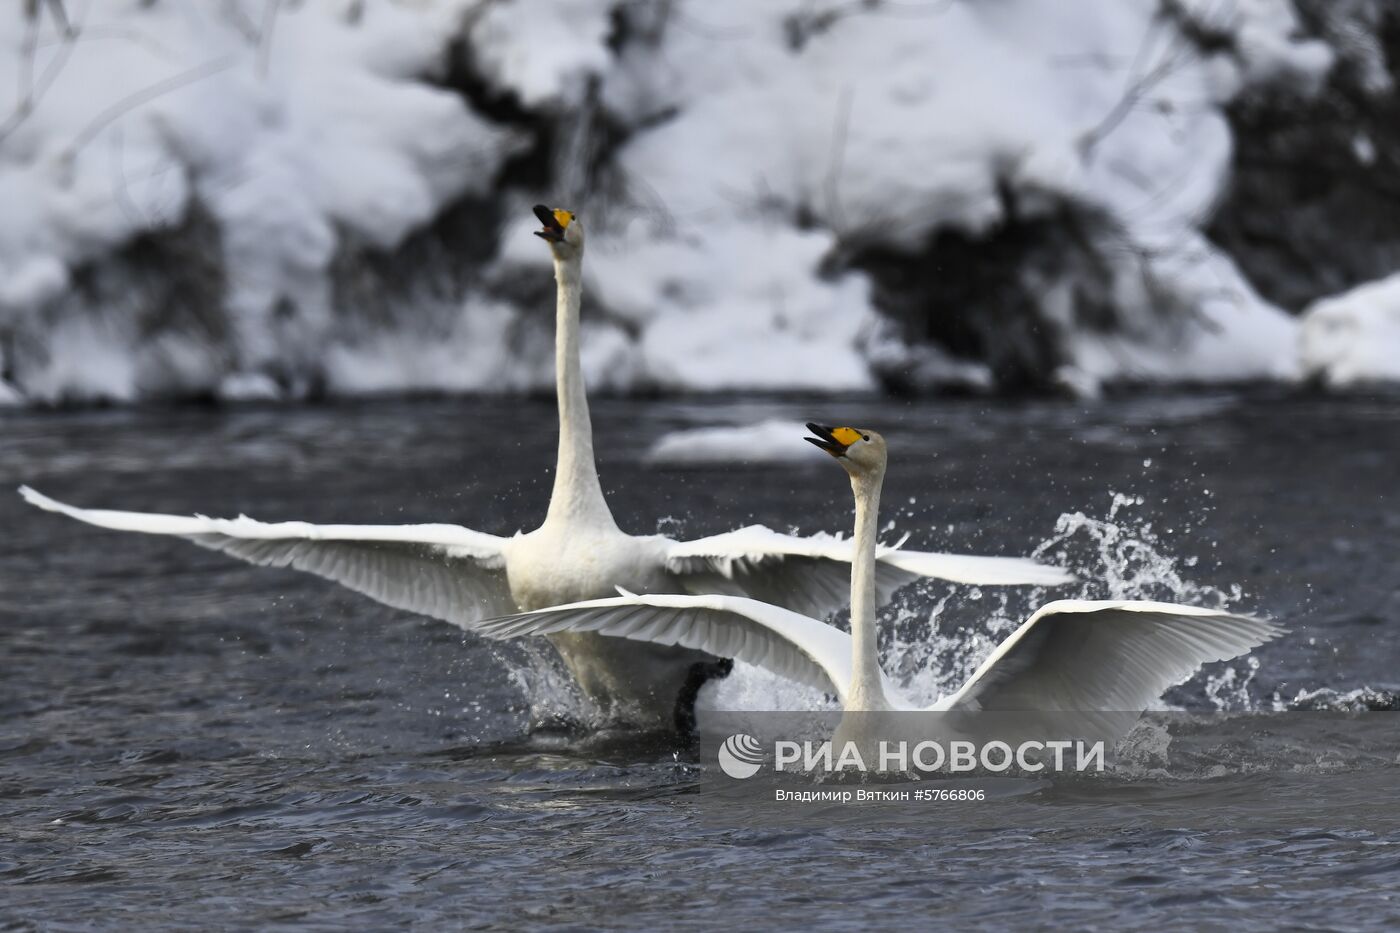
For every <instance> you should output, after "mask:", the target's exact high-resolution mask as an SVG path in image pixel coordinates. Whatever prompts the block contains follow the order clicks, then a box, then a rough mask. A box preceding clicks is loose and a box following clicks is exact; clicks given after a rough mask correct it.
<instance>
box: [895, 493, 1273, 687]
mask: <svg viewBox="0 0 1400 933" xmlns="http://www.w3.org/2000/svg"><path fill="white" fill-rule="evenodd" d="M1144 504H1145V500H1144V499H1143V498H1142V497H1140V496H1135V495H1125V494H1122V493H1117V492H1115V493H1113V494H1112V497H1111V499H1110V503H1109V507H1108V511H1107V514H1106V515H1105V516H1104V517H1103V518H1092V517H1090V516H1089V515H1087V514H1085V513H1084V512H1082V511H1079V512H1069V513H1065V514H1063V515H1061V516H1060V517H1059V519H1058V520H1057V521H1056V523H1055V530H1054V533H1053V534H1052V535H1051V536H1050V537H1049V538H1047V539H1046V540H1045V541H1044V542H1042V543H1041V544H1040V545H1039V546H1038V547H1036V548H1035V550H1034V551H1032V553H1031V556H1032V557H1034V558H1035V559H1037V560H1041V561H1044V562H1046V563H1051V564H1058V565H1060V566H1062V567H1066V568H1068V569H1070V570H1072V571H1074V573H1075V574H1076V576H1077V577H1078V578H1079V580H1080V582H1079V584H1078V585H1077V587H1075V589H1074V591H1073V592H1071V593H1065V592H1064V591H1063V590H1060V589H1057V590H1056V591H1055V592H1054V593H1053V594H1051V593H1049V592H1048V591H1046V590H1043V589H1019V588H1017V589H994V590H984V589H982V588H979V587H975V586H972V587H954V588H953V589H952V590H951V591H949V590H947V589H946V584H940V583H924V584H920V585H919V586H917V587H911V588H909V589H908V590H906V591H905V593H903V594H901V597H900V598H899V599H897V600H896V602H895V605H894V607H893V609H892V610H890V612H892V614H893V619H892V620H891V621H892V622H893V625H892V626H890V627H887V631H891V630H892V637H890V638H888V639H886V642H885V645H884V651H883V654H882V660H883V662H884V663H885V665H886V670H888V671H890V672H891V674H892V675H893V679H894V680H895V682H896V683H897V684H898V685H899V686H900V688H901V690H902V691H903V693H904V694H905V698H906V699H907V700H908V701H909V702H911V703H915V704H917V705H920V706H923V705H928V704H929V703H932V702H933V701H934V700H935V699H937V698H938V697H939V696H941V695H943V694H945V693H947V692H949V691H951V690H953V689H956V688H957V686H958V685H960V684H961V683H963V682H964V681H965V680H966V679H967V678H968V677H970V676H971V675H972V673H973V672H974V671H975V670H976V668H977V665H978V664H980V663H981V662H982V660H983V659H984V658H985V657H986V656H987V655H988V654H989V653H990V652H991V651H992V649H993V648H994V647H995V646H996V645H997V644H999V643H1000V642H1001V640H1002V639H1004V638H1005V637H1006V636H1007V635H1009V634H1011V632H1013V631H1014V630H1015V629H1016V627H1017V626H1019V625H1020V624H1021V622H1022V621H1023V620H1024V619H1025V618H1026V617H1028V616H1029V615H1030V614H1031V613H1032V612H1033V611H1034V610H1035V609H1036V608H1037V607H1038V606H1040V605H1042V604H1044V603H1045V602H1047V601H1048V600H1049V599H1051V598H1052V597H1053V598H1064V597H1074V598H1079V599H1154V600H1162V601H1166V602H1179V603H1188V604H1192V605H1197V606H1206V607H1209V608H1213V609H1223V608H1226V607H1229V606H1232V605H1236V604H1238V602H1239V601H1240V599H1241V598H1242V596H1243V593H1242V591H1241V589H1240V587H1239V586H1238V585H1232V586H1230V587H1229V588H1228V589H1220V588H1218V587H1214V586H1209V585H1206V584H1201V583H1196V582H1195V581H1193V580H1191V579H1190V578H1189V577H1188V575H1187V574H1188V572H1189V570H1190V569H1191V568H1193V567H1195V566H1196V565H1197V563H1198V560H1197V558H1195V557H1191V556H1188V557H1177V556H1174V555H1173V554H1172V553H1171V551H1170V548H1169V546H1168V545H1167V543H1166V542H1164V541H1163V539H1162V536H1161V535H1159V533H1158V532H1157V530H1156V529H1155V528H1154V527H1153V523H1152V522H1151V521H1148V520H1146V519H1143V518H1141V517H1139V516H1138V515H1137V514H1136V512H1135V510H1137V509H1139V508H1140V507H1141V506H1143V505H1144ZM1180 530H1182V531H1184V530H1186V529H1185V528H1183V529H1180ZM1177 533H1178V529H1167V530H1166V534H1167V535H1175V534H1177ZM936 592H941V595H938V596H935V595H934V594H935V593H936ZM1257 669H1258V661H1257V660H1255V659H1253V658H1246V659H1243V660H1241V661H1240V662H1237V663H1236V664H1235V665H1234V666H1233V667H1228V668H1225V669H1224V670H1220V671H1217V672H1215V673H1212V674H1210V675H1209V676H1208V677H1207V678H1206V680H1205V681H1204V686H1202V687H1200V688H1199V689H1198V690H1197V692H1198V693H1199V694H1200V695H1201V696H1203V697H1204V701H1205V702H1206V703H1208V704H1209V705H1210V708H1212V709H1217V710H1224V709H1255V708H1257V705H1258V700H1257V698H1255V697H1254V696H1253V694H1252V692H1251V685H1252V683H1253V680H1254V675H1255V671H1256V670H1257Z"/></svg>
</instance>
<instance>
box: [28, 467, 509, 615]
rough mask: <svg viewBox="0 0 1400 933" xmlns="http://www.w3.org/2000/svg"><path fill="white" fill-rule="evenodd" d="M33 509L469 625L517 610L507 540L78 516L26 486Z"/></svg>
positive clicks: (447, 528) (382, 529)
mask: <svg viewBox="0 0 1400 933" xmlns="http://www.w3.org/2000/svg"><path fill="white" fill-rule="evenodd" d="M20 495H22V496H23V497H24V499H25V500H26V501H27V502H29V503H30V504H31V505H34V506H37V507H38V508H41V509H44V510H46V511H49V512H57V513H59V514H62V515H67V516H68V517H69V518H74V519H77V520H78V521H80V522H86V523H87V524H89V525H96V526H97V527H99V528H109V529H112V530H115V531H136V532H142V533H145V534H158V535H174V536H177V537H181V538H184V539H186V540H187V541H192V542H194V543H195V544H198V545H199V546H201V547H206V548H209V549H211V550H215V551H222V552H224V553H225V554H229V555H231V556H233V557H238V558H241V559H242V560H245V561H248V562H249V563H252V564H258V565H260V566H264V567H291V568H293V569H296V570H302V571H305V572H307V573H311V574H315V575H316V576H318V577H323V578H325V579H327V580H333V581H335V582H336V583H339V584H341V585H342V586H345V587H348V588H349V589H352V590H354V591H356V592H358V593H363V594H364V595H366V596H369V597H370V598H371V599H375V600H377V601H379V602H381V603H384V604H385V605H388V606H393V607H394V608H396V609H405V610H408V611H410V612H416V613H419V614H421V615H426V616H431V617H433V618H436V619H442V620H444V621H447V622H452V623H454V624H456V625H461V626H467V627H469V626H470V625H471V624H472V623H474V622H476V621H477V620H478V619H480V618H482V617H483V616H488V615H496V614H499V613H502V612H508V611H510V610H511V609H514V608H515V604H514V602H513V601H512V600H511V598H510V588H509V586H508V584H507V581H506V575H505V569H504V568H505V556H504V551H503V546H504V544H505V539H503V538H500V537H497V536H496V535H489V534H484V533H482V532H479V531H472V530H470V529H468V528H463V527H462V526H460V525H446V524H433V525H313V524H309V523H307V522H275V523H268V522H259V521H255V520H253V519H251V518H248V517H246V516H239V517H238V518H234V519H223V518H206V517H205V516H202V515H189V516H186V515H161V514H157V513H149V512H120V511H112V510H108V509H82V508H77V507H75V506H71V505H67V504H66V503H63V502H58V501H56V500H54V499H50V498H49V497H48V496H45V495H42V494H41V493H38V492H36V491H35V490H33V489H30V488H29V487H27V486H25V487H21V488H20Z"/></svg>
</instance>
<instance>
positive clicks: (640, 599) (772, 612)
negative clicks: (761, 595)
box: [475, 593, 851, 701]
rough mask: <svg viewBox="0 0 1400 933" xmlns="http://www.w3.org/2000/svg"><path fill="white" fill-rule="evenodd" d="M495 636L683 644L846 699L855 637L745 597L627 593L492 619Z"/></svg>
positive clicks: (488, 630)
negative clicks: (580, 635)
mask: <svg viewBox="0 0 1400 933" xmlns="http://www.w3.org/2000/svg"><path fill="white" fill-rule="evenodd" d="M475 629H476V631H479V632H481V633H482V634H484V635H486V636H487V637H489V638H519V637H521V636H525V635H557V634H559V633H561V632H595V633H597V634H599V635H607V636H610V637H613V638H627V639H631V640H633V641H650V642H656V643H659V644H665V645H682V646H684V647H687V648H694V649H695V650H697V651H704V652H707V653H709V654H713V655H716V656H718V657H726V658H734V659H736V660H739V661H743V662H745V663H747V664H755V665H758V666H760V667H764V668H767V669H768V670H771V671H773V672H774V673H776V674H779V675H780V676H782V677H786V678H788V679H789V680H794V681H796V682H798V683H802V684H807V685H809V686H813V687H816V688H818V689H820V690H825V691H827V692H828V693H834V694H836V695H837V696H839V697H841V698H842V700H843V701H844V699H845V695H846V687H847V685H849V684H850V682H851V648H850V636H849V635H847V634H846V633H845V632H843V631H841V630H840V629H838V628H834V627H832V626H830V625H827V624H825V623H823V622H818V621H817V620H816V619H812V618H808V617H807V616H804V615H801V614H799V613H796V612H792V611H790V610H787V609H783V608H780V607H778V606H770V605H768V604H767V603H762V602H759V601H758V600H755V599H749V598H746V597H742V596H713V595H712V596H670V595H660V596H646V595H637V594H634V593H627V594H625V595H622V596H615V597H612V598H609V599H592V600H587V601H585V602H579V603H572V604H570V605H567V606H552V607H550V608H548V609H537V610H536V611H534V612H524V613H518V614H516V615H510V616H504V617H502V618H499V619H490V620H487V621H485V622H483V623H479V624H478V625H477V626H475Z"/></svg>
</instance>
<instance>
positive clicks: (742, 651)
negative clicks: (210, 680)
mask: <svg viewBox="0 0 1400 933" xmlns="http://www.w3.org/2000/svg"><path fill="white" fill-rule="evenodd" d="M807 427H808V428H810V429H811V430H812V432H813V433H814V434H816V435H817V437H816V438H807V439H808V440H809V441H812V442H813V443H815V444H817V445H818V446H819V447H821V448H822V449H823V450H826V451H827V452H829V453H831V454H832V455H833V456H835V457H836V458H838V460H839V461H840V463H841V464H842V466H844V467H845V468H846V471H847V472H848V473H849V474H850V477H851V486H852V489H853V491H854V493H855V502H856V527H855V539H854V541H855V545H856V553H855V558H854V560H853V562H852V566H851V634H850V635H847V634H846V633H844V632H842V631H840V630H839V629H836V628H834V627H832V626H830V625H827V624H825V623H823V622H820V621H818V620H817V619H813V618H809V617H807V616H804V615H801V614H799V613H796V612H792V611H790V610H787V609H782V608H779V607H777V606H772V605H768V604H766V603H763V602H760V601H758V600H755V599H748V598H743V597H735V596H722V595H713V596H671V595H635V594H631V593H626V594H624V595H622V596H618V597H612V598H608V599H597V600H591V601H588V602H580V603H576V604H574V605H570V606H557V607H553V608H549V609H541V610H536V611H534V612H528V613H523V614H517V615H512V616H506V617H503V618H500V619H490V620H486V621H485V622H482V623H480V624H479V625H478V626H476V629H477V631H480V632H482V633H484V634H486V635H488V636H490V637H493V638H513V637H517V636H521V635H556V636H557V635H558V634H560V633H564V632H574V633H581V632H588V633H597V634H599V635H606V636H610V637H614V638H621V639H635V640H640V641H646V642H650V643H653V644H662V645H683V646H685V647H688V648H694V649H697V650H700V651H705V652H708V653H710V654H715V655H722V656H724V657H730V658H737V659H739V660H741V661H746V662H748V663H750V664H757V665H760V666H763V667H765V668H768V669H770V670H772V671H774V672H776V673H778V674H781V675H783V676H785V677H788V678H790V679H793V680H796V681H799V682H802V683H807V684H811V685H814V686H816V687H819V688H821V689H823V690H825V691H827V692H828V693H834V694H835V695H836V696H837V697H838V698H839V699H840V701H841V704H842V708H843V710H844V714H843V717H842V722H841V726H840V728H838V730H837V740H838V742H840V741H842V740H843V736H844V740H855V741H865V739H864V738H862V733H863V732H864V731H865V730H866V729H867V727H868V725H869V724H870V723H872V721H877V720H872V719H871V718H870V717H862V716H852V715H851V714H856V713H872V712H873V713H880V712H890V711H914V710H915V709H916V707H913V706H909V705H907V704H901V703H899V702H898V701H897V700H895V699H894V698H893V696H892V695H893V691H892V689H891V686H890V683H889V681H888V679H887V678H886V677H885V674H884V671H883V670H881V668H880V664H879V660H878V657H877V647H876V632H877V629H876V622H875V609H876V605H877V599H878V593H879V581H878V567H879V552H878V550H877V546H876V540H875V538H876V516H877V513H878V510H879V502H880V488H881V485H882V483H883V480H884V473H885V459H886V457H885V441H884V439H883V438H882V437H881V436H880V435H879V434H877V433H875V432H874V431H868V430H864V429H854V428H848V427H842V428H827V427H823V426H821V425H815V424H809V425H808V426H807ZM1282 633H1283V629H1281V628H1280V627H1279V626H1277V625H1275V624H1274V623H1272V622H1270V621H1267V620H1264V619H1258V618H1254V617H1251V616H1243V615H1236V614H1234V613H1229V612H1222V611H1219V610H1214V609H1202V608H1198V607H1195V606H1183V605H1175V604H1172V603H1160V602H1147V601H1122V600H1103V601H1091V600H1060V601H1057V602H1052V603H1049V604H1048V605H1045V606H1043V607H1041V608H1040V609H1039V610H1038V611H1037V612H1036V613H1035V614H1034V615H1032V616H1031V617H1030V618H1029V619H1027V620H1026V622H1025V623H1024V624H1022V625H1021V626H1020V627H1019V628H1018V629H1016V631H1015V632H1013V633H1012V634H1011V635H1010V636H1008V637H1007V638H1006V640H1005V641H1003V642H1002V643H1001V644H1000V645H998V646H997V648H996V649H995V650H994V651H993V652H992V653H991V655H990V656H989V657H988V658H987V660H986V661H984V662H983V663H982V665H981V666H980V667H978V668H977V671H976V672H975V673H974V674H973V675H972V677H970V678H969V679H968V681H967V682H966V683H965V684H963V685H962V686H961V687H960V688H959V689H958V690H956V691H954V692H953V693H951V694H948V695H946V696H944V697H942V698H940V699H939V700H938V701H937V702H935V703H934V704H933V705H932V706H930V707H927V709H926V711H928V712H944V711H974V710H1007V711H1017V712H1018V713H1023V714H1026V716H1027V718H1031V719H1033V717H1034V715H1035V714H1037V713H1041V714H1043V713H1047V712H1053V711H1103V712H1111V713H1122V712H1130V711H1141V710H1144V709H1147V708H1148V707H1150V706H1151V705H1152V704H1153V703H1154V702H1155V701H1156V700H1157V699H1158V698H1159V697H1160V696H1161V694H1162V692H1163V691H1164V690H1165V689H1166V688H1167V687H1169V686H1171V685H1172V684H1175V683H1179V682H1181V681H1182V680H1185V679H1186V678H1187V677H1189V676H1190V675H1191V674H1192V673H1194V672H1195V671H1196V669H1197V668H1199V667H1200V666H1201V665H1202V664H1204V663H1206V662H1209V661H1224V660H1228V659H1230V658H1234V657H1237V656H1239V655H1241V654H1243V653H1245V652H1247V651H1249V650H1250V649H1251V648H1254V647H1255V646H1257V645H1260V644H1262V643H1264V642H1266V641H1269V640H1270V639H1272V638H1275V637H1277V636H1278V635H1280V634H1282ZM1017 718H1018V719H1019V718H1021V717H1017ZM1051 718H1053V717H1051ZM1061 718H1062V717H1061ZM1112 718H1113V719H1114V720H1116V722H1108V721H1106V720H1104V719H1100V720H1098V721H1096V722H1093V723H1092V724H1093V725H1094V726H1095V728H1097V729H1098V730H1099V731H1100V733H1103V732H1107V733H1113V732H1115V731H1121V730H1120V729H1119V728H1118V727H1119V726H1120V725H1121V724H1122V723H1123V722H1124V720H1123V717H1122V716H1121V715H1120V716H1116V717H1112ZM1131 718H1135V717H1130V718H1129V720H1128V721H1127V724H1129V725H1130V724H1131ZM866 760H870V759H869V758H867V759H866Z"/></svg>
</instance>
